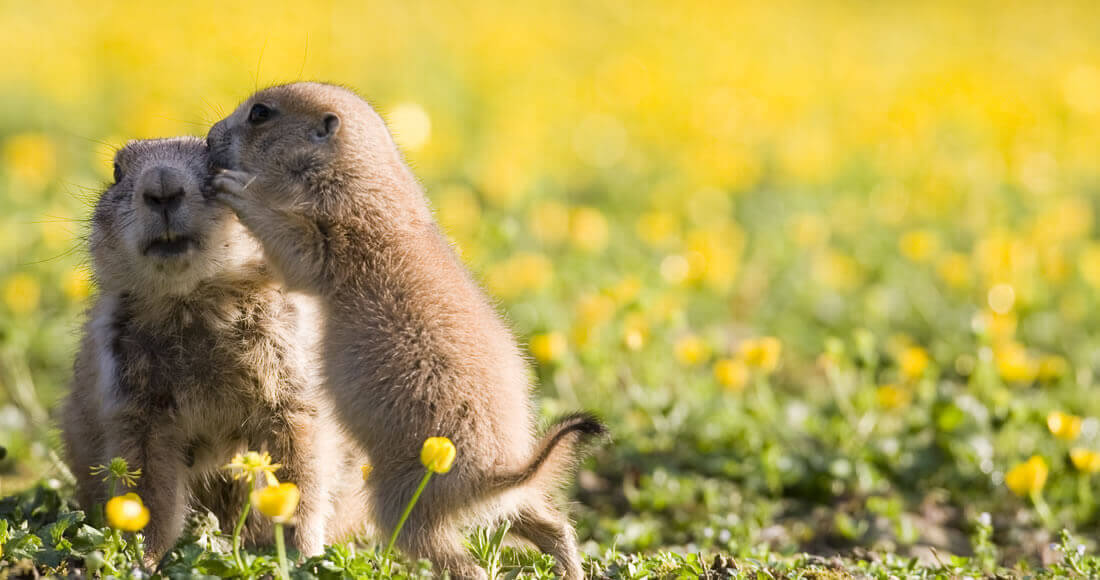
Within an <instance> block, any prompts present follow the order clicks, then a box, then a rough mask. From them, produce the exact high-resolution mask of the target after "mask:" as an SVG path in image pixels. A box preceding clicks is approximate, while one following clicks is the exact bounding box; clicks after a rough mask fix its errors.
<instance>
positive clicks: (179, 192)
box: [137, 167, 188, 213]
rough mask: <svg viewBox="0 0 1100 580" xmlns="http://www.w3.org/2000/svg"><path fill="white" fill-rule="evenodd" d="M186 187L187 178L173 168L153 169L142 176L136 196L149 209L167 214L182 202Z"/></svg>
mask: <svg viewBox="0 0 1100 580" xmlns="http://www.w3.org/2000/svg"><path fill="white" fill-rule="evenodd" d="M187 186H188V180H187V176H186V175H185V174H184V173H183V172H182V171H180V170H178V169H176V168H174V167H153V168H150V169H149V170H147V171H145V173H143V174H142V176H141V181H140V182H139V183H138V188H137V194H138V195H140V196H141V199H142V201H144V202H145V205H146V206H148V207H149V209H152V210H153V211H156V212H158V213H159V212H165V213H168V212H172V211H175V210H176V208H178V207H179V206H180V204H181V203H182V202H183V196H184V195H185V194H186V193H187Z"/></svg>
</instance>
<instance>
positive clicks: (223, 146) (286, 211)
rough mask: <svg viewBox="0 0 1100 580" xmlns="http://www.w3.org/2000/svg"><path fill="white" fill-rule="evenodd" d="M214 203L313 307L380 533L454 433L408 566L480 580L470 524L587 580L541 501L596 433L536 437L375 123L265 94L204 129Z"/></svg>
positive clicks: (351, 102) (356, 100)
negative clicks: (502, 523)
mask: <svg viewBox="0 0 1100 580" xmlns="http://www.w3.org/2000/svg"><path fill="white" fill-rule="evenodd" d="M207 141H208V143H209V145H210V149H211V158H212V159H213V161H214V163H215V165H216V166H218V167H221V168H223V170H222V171H221V172H220V173H218V174H216V176H215V178H214V182H213V183H214V189H215V191H216V195H217V196H218V198H219V199H220V200H222V201H223V202H225V203H226V204H227V205H229V206H230V207H232V208H233V209H234V211H235V212H236V213H237V216H238V217H239V218H240V219H241V222H242V223H243V224H244V225H245V227H247V228H248V229H249V230H250V231H251V232H252V233H253V235H255V236H256V238H257V239H258V240H259V242H260V244H261V245H262V246H263V248H264V253H265V255H266V256H267V258H268V260H269V261H270V263H271V264H272V266H273V267H274V269H275V270H276V271H277V272H278V274H279V276H280V277H281V278H282V279H283V280H284V281H285V283H286V284H287V286H288V287H289V288H292V289H295V290H301V291H304V292H307V293H309V294H312V295H315V296H317V297H319V302H320V306H321V309H322V311H323V313H324V333H323V338H322V353H323V368H324V373H325V384H326V385H327V387H328V388H329V390H330V391H331V392H332V393H333V395H334V397H335V400H336V403H337V411H338V415H339V417H340V418H341V419H342V422H343V424H344V425H345V427H347V428H348V429H349V431H350V432H351V433H352V434H353V435H354V436H355V437H356V438H357V440H358V441H359V442H360V443H361V444H362V445H363V446H364V448H365V449H366V451H367V453H369V454H370V456H371V459H372V460H373V463H374V466H375V469H374V472H373V473H372V475H371V481H370V482H368V487H369V488H370V492H371V494H372V507H373V510H374V520H375V524H376V525H377V527H378V528H380V529H381V530H382V531H383V532H385V533H387V534H388V533H390V531H392V530H393V528H394V526H395V524H396V523H397V520H398V518H399V517H400V515H401V512H402V510H403V508H404V507H405V505H406V503H407V502H408V500H409V498H410V497H411V495H412V494H413V492H414V490H415V489H416V487H417V484H418V482H419V480H420V478H421V477H422V475H423V473H424V468H423V466H421V464H420V461H419V451H420V448H421V444H422V442H423V441H424V439H425V438H427V437H431V436H446V437H449V438H450V439H451V440H452V441H453V442H454V444H455V446H456V448H457V458H456V459H455V462H454V467H453V469H452V471H451V472H450V473H448V474H446V475H444V476H441V477H436V478H433V479H432V481H431V483H430V484H429V485H428V487H427V489H426V490H425V492H424V494H423V495H422V496H421V498H420V502H419V503H418V504H417V506H416V508H415V509H414V510H413V511H412V514H411V516H410V520H409V522H408V523H407V524H406V527H405V528H404V531H403V532H402V534H401V536H400V537H399V538H398V543H399V544H400V546H401V548H402V549H403V550H404V551H405V552H406V553H408V554H409V555H411V556H412V557H414V558H428V559H430V560H432V562H433V563H434V564H435V565H436V566H437V567H438V568H443V569H447V570H449V571H450V572H451V574H452V575H454V576H458V577H464V578H469V577H475V578H476V577H483V576H484V574H485V573H484V571H483V570H481V569H480V568H479V567H478V566H477V565H476V563H475V561H474V560H473V558H472V557H471V556H470V555H469V554H467V553H466V551H465V549H464V548H463V543H462V536H461V533H460V530H461V529H462V526H463V525H465V524H469V523H473V522H479V523H491V522H493V521H499V520H500V519H502V518H507V519H509V520H510V521H511V523H512V530H513V531H514V532H515V533H516V534H517V535H519V536H520V537H522V538H524V539H527V540H529V541H531V542H532V543H534V544H535V545H536V546H537V547H538V548H539V549H540V550H543V551H544V552H548V553H550V554H552V555H553V556H554V557H555V558H556V559H557V563H558V566H559V571H560V572H561V573H562V574H563V575H564V576H566V577H569V578H580V577H581V576H582V571H581V562H580V556H579V554H578V550H577V542H576V538H575V532H574V530H573V528H572V525H571V524H570V522H569V521H568V519H567V517H566V516H565V515H564V514H563V512H562V510H561V509H560V508H559V507H558V505H557V503H556V501H555V500H554V499H553V496H554V495H555V493H554V492H555V488H556V487H557V486H556V485H555V484H556V483H557V480H559V479H560V478H561V477H563V476H565V475H566V474H567V473H568V472H569V471H570V470H571V468H572V467H573V464H575V462H576V460H577V455H578V444H579V443H580V442H581V441H582V440H583V439H586V438H587V436H591V435H602V434H603V433H604V432H605V428H604V426H603V425H602V424H601V423H600V422H599V421H598V420H596V419H594V418H593V417H591V416H589V415H585V414H578V415H574V416H570V417H567V418H565V419H562V420H560V421H558V422H556V423H555V424H553V425H552V426H551V427H550V428H549V429H548V430H547V431H546V432H545V433H544V434H543V435H542V436H541V437H540V438H536V436H535V428H534V427H535V420H534V414H533V410H532V403H531V395H530V388H531V385H530V373H529V371H528V368H527V364H526V361H525V359H524V357H523V355H522V354H521V352H520V349H519V347H518V346H517V344H516V341H515V339H514V338H513V336H512V334H511V332H510V331H509V329H508V328H507V326H506V325H505V323H504V322H503V320H502V319H501V317H500V316H499V315H498V313H497V312H496V311H495V310H494V308H493V306H492V305H491V304H490V302H489V300H488V299H487V297H486V296H485V294H484V293H483V292H482V290H481V288H480V287H479V286H478V284H477V283H476V282H475V281H474V279H473V278H472V277H471V276H470V274H469V272H468V271H467V270H466V268H465V267H464V266H463V265H462V263H461V262H460V260H459V259H458V258H457V256H456V255H455V253H454V251H453V249H452V248H451V246H450V245H449V244H448V242H447V241H446V239H445V238H444V236H443V235H442V233H441V232H440V230H439V228H438V227H437V225H436V223H435V221H434V220H433V218H432V215H431V211H430V210H429V208H428V203H427V200H426V198H425V196H424V193H423V191H422V190H421V188H420V185H419V184H418V183H417V181H416V178H415V177H414V176H413V174H412V172H411V171H410V170H409V168H408V167H407V166H406V165H405V163H404V161H403V159H402V157H401V154H400V152H399V151H398V149H397V147H396V146H395V145H394V142H393V140H392V138H391V136H390V134H389V131H388V130H387V128H386V125H385V123H384V122H383V121H382V119H381V117H379V115H378V114H377V113H376V112H375V111H374V110H373V109H372V108H371V107H370V105H368V104H367V103H366V101H364V100H363V99H361V98H360V97H359V96H357V95H356V94H355V93H353V92H351V91H350V90H347V89H344V88H341V87H337V86H332V85H325V84H318V83H296V84H291V85H284V86H278V87H273V88H270V89H266V90H263V91H260V92H259V93H257V94H255V95H253V96H252V97H251V98H249V99H248V100H247V101H245V102H244V103H242V104H241V105H240V107H238V108H237V110H236V111H235V112H234V113H232V114H231V115H230V116H229V117H227V118H226V119H223V120H222V121H220V122H218V123H217V124H215V125H214V127H213V128H211V130H210V134H209V135H208V137H207Z"/></svg>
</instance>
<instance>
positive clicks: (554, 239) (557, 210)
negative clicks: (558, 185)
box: [527, 201, 569, 244]
mask: <svg viewBox="0 0 1100 580" xmlns="http://www.w3.org/2000/svg"><path fill="white" fill-rule="evenodd" d="M527 223H528V225H529V226H530V227H531V233H532V234H534V236H535V239H537V240H539V241H540V242H546V243H551V244H554V243H558V242H560V241H562V240H564V239H565V237H566V236H567V235H569V208H568V207H566V206H565V204H562V203H560V202H557V201H544V202H542V203H539V204H536V205H535V206H534V207H532V208H531V213H530V214H529V215H528V218H527Z"/></svg>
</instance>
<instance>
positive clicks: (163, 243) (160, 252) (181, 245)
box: [144, 236, 198, 258]
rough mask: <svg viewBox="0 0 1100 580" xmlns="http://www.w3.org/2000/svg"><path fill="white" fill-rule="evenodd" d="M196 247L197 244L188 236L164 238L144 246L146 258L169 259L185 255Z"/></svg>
mask: <svg viewBox="0 0 1100 580" xmlns="http://www.w3.org/2000/svg"><path fill="white" fill-rule="evenodd" d="M195 247H198V242H196V241H195V239H194V238H190V237H188V236H164V237H160V238H157V239H155V240H153V241H151V242H149V243H148V244H147V245H146V246H145V252H144V253H145V255H146V256H158V257H161V258H171V257H175V256H180V255H183V254H186V253H187V252H188V251H189V250H191V248H195Z"/></svg>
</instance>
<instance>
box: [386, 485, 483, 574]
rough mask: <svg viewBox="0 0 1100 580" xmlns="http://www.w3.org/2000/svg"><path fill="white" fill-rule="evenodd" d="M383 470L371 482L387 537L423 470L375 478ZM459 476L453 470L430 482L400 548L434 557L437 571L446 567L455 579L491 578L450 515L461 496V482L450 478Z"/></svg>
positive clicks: (416, 555)
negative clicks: (457, 487)
mask: <svg viewBox="0 0 1100 580" xmlns="http://www.w3.org/2000/svg"><path fill="white" fill-rule="evenodd" d="M379 471H381V469H378V468H376V469H375V471H374V473H373V474H371V478H372V479H371V480H368V481H369V483H370V486H371V490H370V491H371V495H372V498H373V501H372V504H373V505H372V507H373V508H374V513H375V520H376V522H377V525H378V529H379V531H380V532H382V534H383V537H385V538H388V537H390V535H391V534H392V533H393V530H394V528H395V527H396V526H397V522H398V521H399V520H400V519H401V514H402V513H403V512H404V510H405V506H406V505H408V502H409V500H410V499H411V498H412V495H413V492H415V491H416V488H417V486H418V485H419V483H420V478H421V477H423V472H420V473H411V474H408V476H406V477H400V476H399V477H392V476H391V477H388V478H386V477H385V476H384V475H383V476H381V477H378V478H376V479H375V476H376V475H377V474H378V473H379ZM455 471H458V469H456V470H455ZM455 475H457V474H456V473H454V472H452V473H450V474H447V475H444V476H436V477H433V478H432V480H431V481H430V482H428V487H427V488H426V489H425V490H424V493H423V494H422V495H421V496H420V499H419V500H418V501H417V503H416V506H415V507H414V508H413V510H412V512H410V513H409V517H408V519H407V520H405V525H404V527H402V528H401V534H400V535H398V537H397V547H398V548H400V549H401V551H402V552H404V553H405V554H406V555H408V556H409V557H410V558H411V559H413V560H418V559H421V558H425V559H428V560H430V561H431V562H432V566H433V567H434V569H435V572H436V573H437V574H442V572H443V571H444V570H446V571H448V572H449V573H450V575H451V578H463V579H476V580H481V579H483V578H487V577H488V576H487V574H486V573H485V570H483V569H482V568H481V567H480V566H478V564H477V561H476V560H475V559H474V557H473V556H472V555H470V553H469V552H467V551H466V547H465V545H464V544H463V542H462V534H461V532H460V530H459V529H458V526H457V524H456V522H455V521H454V520H453V519H452V518H448V517H447V516H448V514H449V513H452V512H451V509H449V508H452V507H453V505H452V504H453V503H457V500H454V499H453V498H456V497H461V495H456V494H455V493H453V492H454V491H455V490H454V488H453V487H452V485H453V484H455V483H457V481H455V480H454V479H452V480H450V481H448V479H447V478H451V477H453V476H455ZM456 479H457V478H456ZM449 500H450V501H449Z"/></svg>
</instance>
